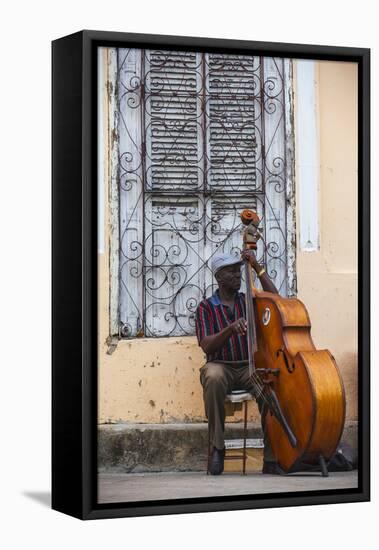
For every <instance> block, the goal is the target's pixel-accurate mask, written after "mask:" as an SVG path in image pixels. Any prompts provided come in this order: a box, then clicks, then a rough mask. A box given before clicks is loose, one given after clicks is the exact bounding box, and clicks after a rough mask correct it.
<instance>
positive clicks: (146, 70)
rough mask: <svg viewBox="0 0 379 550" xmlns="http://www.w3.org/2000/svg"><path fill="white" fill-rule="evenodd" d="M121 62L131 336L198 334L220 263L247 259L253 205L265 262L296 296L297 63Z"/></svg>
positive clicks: (150, 58)
mask: <svg viewBox="0 0 379 550" xmlns="http://www.w3.org/2000/svg"><path fill="white" fill-rule="evenodd" d="M117 55H118V72H117V85H118V105H117V110H118V120H119V123H118V147H119V203H120V204H119V209H120V210H119V213H120V257H119V284H120V288H119V321H120V334H121V335H122V336H124V337H134V336H136V335H137V336H138V335H145V336H180V335H188V334H194V331H195V312H196V308H197V305H198V303H199V301H200V300H201V299H203V297H205V296H209V295H210V294H211V293H212V292H213V291H214V288H215V281H214V279H213V278H212V273H211V270H210V259H211V258H212V256H213V255H214V254H215V253H216V251H218V250H222V251H228V252H231V253H233V254H239V253H240V250H241V245H242V227H241V223H240V219H239V213H240V211H241V210H242V209H244V208H252V209H255V210H256V211H257V212H258V213H259V215H260V217H261V218H262V226H263V232H264V236H265V242H266V246H263V243H262V242H260V244H259V247H258V259H259V260H260V261H261V262H263V263H264V264H265V266H266V269H267V272H268V274H269V275H270V277H271V278H272V279H273V280H274V282H275V284H276V286H277V288H278V289H279V291H280V292H281V293H282V294H287V290H288V289H287V277H286V272H287V254H286V245H287V227H286V139H288V136H287V137H286V108H285V107H286V106H285V70H284V63H285V62H288V60H283V59H276V58H262V57H252V56H240V55H226V54H218V53H217V54H216V53H214V54H207V53H198V52H197V53H196V52H175V51H158V50H139V49H119V50H118V53H117Z"/></svg>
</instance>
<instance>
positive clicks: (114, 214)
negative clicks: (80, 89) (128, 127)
mask: <svg viewBox="0 0 379 550" xmlns="http://www.w3.org/2000/svg"><path fill="white" fill-rule="evenodd" d="M106 52H107V79H106V82H105V87H106V93H107V96H108V113H107V120H108V126H107V139H108V143H107V150H108V174H107V177H108V202H109V272H110V282H109V285H110V288H109V296H110V302H109V332H110V335H112V336H113V335H118V334H119V321H118V320H119V303H120V300H119V251H120V242H119V208H120V203H119V191H118V146H119V140H118V119H119V110H118V103H117V50H116V48H107V49H106Z"/></svg>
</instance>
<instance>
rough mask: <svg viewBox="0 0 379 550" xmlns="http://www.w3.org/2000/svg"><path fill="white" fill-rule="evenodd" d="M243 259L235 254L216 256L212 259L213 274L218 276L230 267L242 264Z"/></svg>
mask: <svg viewBox="0 0 379 550" xmlns="http://www.w3.org/2000/svg"><path fill="white" fill-rule="evenodd" d="M242 263H243V262H242V260H241V258H239V257H238V256H235V255H233V254H227V253H224V254H216V255H215V256H213V258H212V272H213V275H216V273H217V271H219V270H220V269H222V268H223V267H226V266H228V265H235V264H242Z"/></svg>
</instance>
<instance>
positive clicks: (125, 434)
mask: <svg viewBox="0 0 379 550" xmlns="http://www.w3.org/2000/svg"><path fill="white" fill-rule="evenodd" d="M242 436H243V428H242V423H227V424H226V426H225V439H226V440H231V439H241V438H242ZM248 438H249V439H251V440H254V441H253V442H250V443H252V444H253V446H254V447H255V448H251V449H249V451H248V452H249V457H250V458H249V460H248V468H249V469H251V470H259V469H260V468H261V463H262V448H261V445H259V443H260V442H259V441H257V440H260V439H262V438H263V434H262V430H261V428H259V427H257V426H256V425H253V424H248ZM342 441H345V442H347V443H349V445H351V446H352V447H353V449H357V422H348V423H347V424H346V426H345V430H344V433H343V437H342ZM207 449H208V425H207V424H206V423H183V424H132V423H130V424H129V423H125V424H102V425H100V426H99V429H98V469H99V472H109V473H143V472H175V471H176V472H184V471H193V472H196V471H204V470H206V463H207ZM234 452H235V451H233V453H234ZM237 452H238V451H237ZM239 468H240V461H229V462H228V463H226V470H230V471H233V470H234V471H236V469H239Z"/></svg>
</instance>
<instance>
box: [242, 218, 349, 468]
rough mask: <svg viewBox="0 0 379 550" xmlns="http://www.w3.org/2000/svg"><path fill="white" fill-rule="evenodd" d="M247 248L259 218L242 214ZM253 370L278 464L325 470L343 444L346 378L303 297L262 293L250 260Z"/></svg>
mask: <svg viewBox="0 0 379 550" xmlns="http://www.w3.org/2000/svg"><path fill="white" fill-rule="evenodd" d="M241 221H242V222H243V224H244V225H245V226H246V228H245V231H244V248H245V249H253V250H256V248H257V240H258V239H259V238H260V237H262V233H261V232H260V229H259V223H260V220H259V217H258V216H257V214H256V213H255V212H253V211H251V210H244V211H243V212H242V213H241ZM245 278H246V316H247V323H248V332H247V337H248V346H249V370H250V377H251V379H252V381H253V384H254V387H255V393H256V395H257V396H259V397H260V398H261V399H262V401H263V402H264V403H265V405H266V406H265V407H264V410H265V411H266V412H265V416H264V419H263V421H264V422H265V425H266V430H267V433H268V437H269V439H270V443H271V447H272V450H273V453H274V455H275V457H276V460H277V463H278V464H279V466H280V467H281V469H282V470H284V472H286V473H292V472H296V471H301V470H309V469H320V470H321V472H322V475H323V476H327V475H328V470H327V463H328V461H329V460H330V458H331V457H332V455H333V454H334V453H335V451H336V448H337V446H338V443H339V441H340V438H341V435H342V431H343V427H344V422H345V411H346V400H345V392H344V387H343V382H342V378H341V375H340V372H339V370H338V367H337V364H336V361H335V359H334V357H333V355H332V354H331V353H330V351H329V350H327V349H322V350H318V349H316V347H315V345H314V343H313V340H312V337H311V321H310V318H309V315H308V312H307V309H306V307H305V305H304V304H303V303H302V302H301V301H300V300H299V299H297V298H284V297H282V296H280V295H279V294H274V293H271V292H265V291H262V292H261V291H258V290H256V289H255V288H254V286H253V275H252V268H251V266H250V264H249V262H248V260H245Z"/></svg>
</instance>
